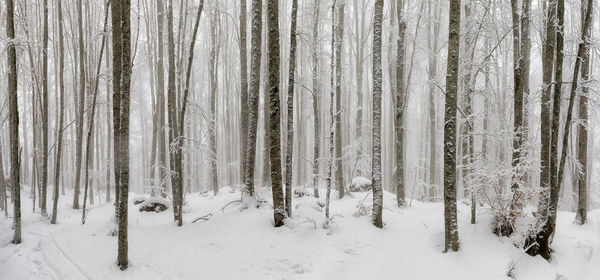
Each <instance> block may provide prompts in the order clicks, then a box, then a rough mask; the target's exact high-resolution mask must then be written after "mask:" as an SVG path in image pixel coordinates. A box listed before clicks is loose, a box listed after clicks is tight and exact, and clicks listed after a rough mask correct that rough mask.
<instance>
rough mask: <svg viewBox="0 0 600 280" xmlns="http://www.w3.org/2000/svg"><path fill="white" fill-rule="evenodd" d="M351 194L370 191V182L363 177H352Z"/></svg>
mask: <svg viewBox="0 0 600 280" xmlns="http://www.w3.org/2000/svg"><path fill="white" fill-rule="evenodd" d="M349 190H350V191H351V192H366V191H370V190H371V180H369V179H367V178H365V177H361V176H358V177H354V179H352V184H350V189H349Z"/></svg>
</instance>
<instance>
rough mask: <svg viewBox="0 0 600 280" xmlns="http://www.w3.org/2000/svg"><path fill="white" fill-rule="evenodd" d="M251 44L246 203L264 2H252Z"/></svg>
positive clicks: (251, 169) (253, 146)
mask: <svg viewBox="0 0 600 280" xmlns="http://www.w3.org/2000/svg"><path fill="white" fill-rule="evenodd" d="M251 29H252V30H251V42H250V65H251V67H250V71H251V73H250V86H249V88H248V142H247V147H246V155H245V164H244V165H245V167H246V170H245V171H244V172H245V174H244V193H243V195H242V198H243V199H244V200H245V201H244V203H247V202H249V201H248V199H250V198H253V197H254V169H255V167H256V166H255V163H256V131H257V128H258V96H259V93H260V62H261V54H262V53H261V42H262V41H261V40H262V0H252V25H251Z"/></svg>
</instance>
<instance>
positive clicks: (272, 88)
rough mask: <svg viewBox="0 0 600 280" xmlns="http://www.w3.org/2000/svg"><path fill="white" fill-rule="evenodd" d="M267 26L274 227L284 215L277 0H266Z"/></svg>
mask: <svg viewBox="0 0 600 280" xmlns="http://www.w3.org/2000/svg"><path fill="white" fill-rule="evenodd" d="M267 3H268V4H267V13H268V16H267V19H268V20H267V26H268V30H269V32H268V38H269V40H268V42H269V43H268V49H267V52H268V53H267V57H268V71H267V73H268V77H269V78H268V79H269V105H270V106H269V110H270V112H269V116H270V119H269V126H270V133H269V138H270V139H269V140H270V141H269V142H270V143H269V145H270V147H269V158H270V159H271V188H272V191H273V217H274V220H275V224H274V225H275V227H279V226H282V225H283V219H284V217H285V209H284V201H283V188H282V182H281V143H280V141H279V138H280V120H281V114H280V111H281V105H280V100H279V63H280V61H279V1H278V0H268V2H267Z"/></svg>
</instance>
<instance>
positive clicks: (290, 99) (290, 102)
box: [285, 0, 300, 217]
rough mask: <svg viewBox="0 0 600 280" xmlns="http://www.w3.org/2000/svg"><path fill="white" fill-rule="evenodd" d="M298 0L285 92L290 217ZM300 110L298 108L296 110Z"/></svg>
mask: <svg viewBox="0 0 600 280" xmlns="http://www.w3.org/2000/svg"><path fill="white" fill-rule="evenodd" d="M297 18H298V0H292V22H291V24H290V65H289V70H288V75H289V77H288V94H287V127H286V130H287V145H286V153H285V212H286V214H287V216H288V217H292V196H293V193H292V189H293V188H292V168H293V166H292V163H293V153H294V88H295V78H296V77H295V75H296V21H297ZM298 112H300V110H298Z"/></svg>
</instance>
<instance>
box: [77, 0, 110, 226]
mask: <svg viewBox="0 0 600 280" xmlns="http://www.w3.org/2000/svg"><path fill="white" fill-rule="evenodd" d="M109 5H110V0H109V2H108V3H107V5H106V10H105V11H104V26H103V27H102V34H106V32H107V30H106V28H107V26H108V8H109V7H108V6H109ZM105 43H106V36H102V43H100V56H99V57H98V64H97V66H96V75H95V77H94V89H93V90H94V93H93V96H92V104H91V109H92V111H91V112H90V115H89V125H88V133H87V140H86V146H85V168H84V172H85V176H84V178H85V179H84V181H85V188H84V192H83V209H82V211H81V224H85V210H86V206H87V196H88V185H89V182H88V178H89V173H90V172H89V170H88V168H89V166H90V163H91V161H92V158H93V156H92V136H93V134H94V115H95V113H96V100H97V99H98V84H99V81H100V68H101V66H102V56H103V55H104V45H105ZM96 145H97V142H96ZM93 197H94V196H93V195H91V199H90V203H92V204H93Z"/></svg>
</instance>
